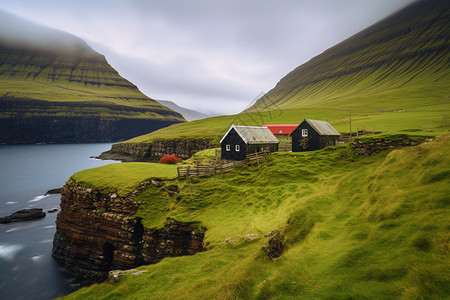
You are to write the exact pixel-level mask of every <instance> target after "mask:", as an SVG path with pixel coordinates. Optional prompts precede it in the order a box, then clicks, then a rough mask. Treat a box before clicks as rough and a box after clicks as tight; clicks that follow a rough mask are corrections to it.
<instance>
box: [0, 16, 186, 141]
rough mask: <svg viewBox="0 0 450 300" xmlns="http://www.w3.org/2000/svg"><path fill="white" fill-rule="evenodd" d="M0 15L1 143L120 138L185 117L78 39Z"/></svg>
mask: <svg viewBox="0 0 450 300" xmlns="http://www.w3.org/2000/svg"><path fill="white" fill-rule="evenodd" d="M0 17H1V18H0V19H1V21H0V25H1V26H0V111H1V115H0V131H1V132H2V134H1V135H0V143H36V142H95V141H117V140H123V139H127V138H131V137H133V136H136V135H140V134H144V133H148V132H150V131H153V130H156V129H159V128H162V127H165V126H168V125H170V124H173V123H179V122H182V121H184V119H183V117H182V116H181V115H180V114H178V113H176V112H174V111H172V110H170V109H168V108H167V107H165V106H163V105H161V104H159V103H158V102H156V101H154V100H152V99H150V98H148V97H147V96H145V95H144V94H142V93H141V92H140V91H139V90H138V89H137V87H136V86H135V85H133V84H132V83H131V82H129V81H127V80H126V79H124V78H123V77H121V76H120V75H119V74H118V73H117V71H116V70H114V69H113V68H112V67H111V66H110V65H109V64H108V62H107V61H106V59H105V57H104V56H103V55H101V54H99V53H97V52H95V51H94V50H93V49H92V48H90V47H89V46H88V45H87V44H86V43H85V42H84V41H82V40H81V39H79V38H77V37H75V36H72V35H70V34H67V33H64V32H60V31H57V30H53V29H49V28H45V27H41V26H38V25H36V24H32V23H29V22H27V21H25V20H22V19H20V18H17V17H15V16H12V15H10V14H8V13H6V12H0Z"/></svg>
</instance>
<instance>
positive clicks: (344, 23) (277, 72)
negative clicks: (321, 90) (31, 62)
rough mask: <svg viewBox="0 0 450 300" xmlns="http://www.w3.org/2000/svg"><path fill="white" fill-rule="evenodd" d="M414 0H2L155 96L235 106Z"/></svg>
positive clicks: (195, 105) (201, 107)
mask: <svg viewBox="0 0 450 300" xmlns="http://www.w3.org/2000/svg"><path fill="white" fill-rule="evenodd" d="M411 2H413V0H276V1H275V0H273V1H269V0H217V1H215V0H178V1H175V0H65V1H63V0H39V1H36V0H1V1H0V9H4V10H6V11H8V12H10V13H13V14H15V15H18V16H21V17H24V18H26V19H28V20H31V21H34V22H36V23H39V24H42V25H46V26H48V27H52V28H57V29H60V30H63V31H66V32H69V33H72V34H74V35H76V36H78V37H80V38H82V39H84V40H85V41H86V42H87V43H88V44H89V45H90V46H91V47H93V48H94V49H95V50H97V51H98V52H100V53H102V54H103V55H105V56H106V59H107V60H108V62H109V63H110V64H111V65H112V66H113V67H114V68H115V69H116V70H117V71H118V72H119V73H120V74H121V75H122V76H123V77H125V78H126V79H128V80H130V81H131V82H133V83H134V84H136V85H137V86H138V87H139V89H140V90H141V91H142V92H143V93H145V94H146V95H147V96H149V97H151V98H153V99H161V100H171V101H174V102H175V103H177V104H178V105H180V106H184V107H186V108H190V109H195V110H198V111H202V112H214V113H218V114H219V113H220V114H234V113H238V112H240V111H242V110H243V109H245V108H246V107H247V106H248V105H249V104H250V103H251V102H252V101H253V100H255V98H257V97H258V96H260V95H261V94H262V93H265V92H268V91H269V90H270V89H272V88H273V87H274V86H275V85H276V83H277V82H278V81H279V80H280V79H281V78H282V77H283V76H285V75H286V74H287V73H288V72H290V71H292V70H293V69H294V68H296V67H297V66H299V65H301V64H303V63H305V62H307V61H308V60H310V59H311V58H313V57H314V56H316V55H318V54H320V53H321V52H323V51H325V50H326V49H328V48H329V47H331V46H333V45H335V44H337V43H339V42H341V41H342V40H344V39H346V38H348V37H350V36H351V35H353V34H355V33H357V32H359V31H361V30H362V29H364V28H366V27H368V26H370V25H371V24H373V23H375V22H377V21H379V20H381V19H382V18H384V17H386V16H388V15H390V14H391V13H393V12H395V11H396V10H398V9H400V8H402V7H404V6H405V5H407V4H409V3H411Z"/></svg>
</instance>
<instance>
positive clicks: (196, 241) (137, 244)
mask: <svg viewBox="0 0 450 300" xmlns="http://www.w3.org/2000/svg"><path fill="white" fill-rule="evenodd" d="M150 184H151V183H149V182H146V183H143V184H141V185H140V186H139V187H138V188H137V189H136V190H135V191H134V192H133V193H131V194H130V195H128V196H127V197H119V196H118V195H117V194H115V193H109V194H101V193H100V192H99V191H98V190H95V189H89V188H85V187H81V186H78V185H76V184H75V183H73V182H70V181H69V182H68V183H67V184H66V185H65V186H64V187H63V189H62V192H61V211H60V212H59V213H58V216H57V220H56V234H55V237H54V240H53V256H54V257H55V258H56V259H57V260H58V261H59V262H61V263H62V264H63V265H64V266H65V267H66V268H67V269H68V270H69V271H71V272H72V273H73V274H74V275H75V276H77V277H79V278H83V279H87V280H88V281H91V282H99V281H103V280H105V279H106V278H107V276H108V272H109V271H110V270H116V269H130V268H134V267H136V266H140V265H143V264H150V263H156V262H158V261H160V260H161V259H162V258H164V257H171V256H180V255H192V254H195V253H197V252H200V251H203V250H204V249H203V246H202V242H203V234H202V233H196V232H197V231H196V230H195V228H194V226H193V225H192V224H190V223H182V222H178V221H176V220H172V219H168V220H167V222H166V225H165V226H164V228H160V229H151V228H145V227H144V226H143V225H142V223H141V220H140V219H139V218H133V217H132V215H133V213H135V212H136V211H137V209H138V208H139V206H140V205H141V204H142V203H141V202H137V201H135V200H134V197H135V196H137V195H138V194H139V193H141V192H142V191H143V190H145V189H146V188H147V187H148V186H149V185H150Z"/></svg>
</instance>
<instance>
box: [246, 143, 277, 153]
mask: <svg viewBox="0 0 450 300" xmlns="http://www.w3.org/2000/svg"><path fill="white" fill-rule="evenodd" d="M277 151H278V144H252V145H248V146H247V154H251V153H255V152H277Z"/></svg>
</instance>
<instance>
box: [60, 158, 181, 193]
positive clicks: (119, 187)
mask: <svg viewBox="0 0 450 300" xmlns="http://www.w3.org/2000/svg"><path fill="white" fill-rule="evenodd" d="M176 176H177V166H176V165H168V164H157V163H140V162H130V163H120V164H109V165H106V166H103V167H98V168H93V169H87V170H83V171H80V172H78V173H75V174H74V175H72V177H71V178H70V179H69V181H73V182H75V183H76V184H79V185H82V186H85V187H89V188H96V189H98V190H99V191H101V192H102V193H110V192H114V193H117V194H118V195H119V196H126V195H128V194H129V193H131V192H132V191H133V190H134V189H135V188H136V187H137V186H138V185H139V183H141V182H143V181H145V180H146V179H150V178H160V179H168V178H175V177H176Z"/></svg>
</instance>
